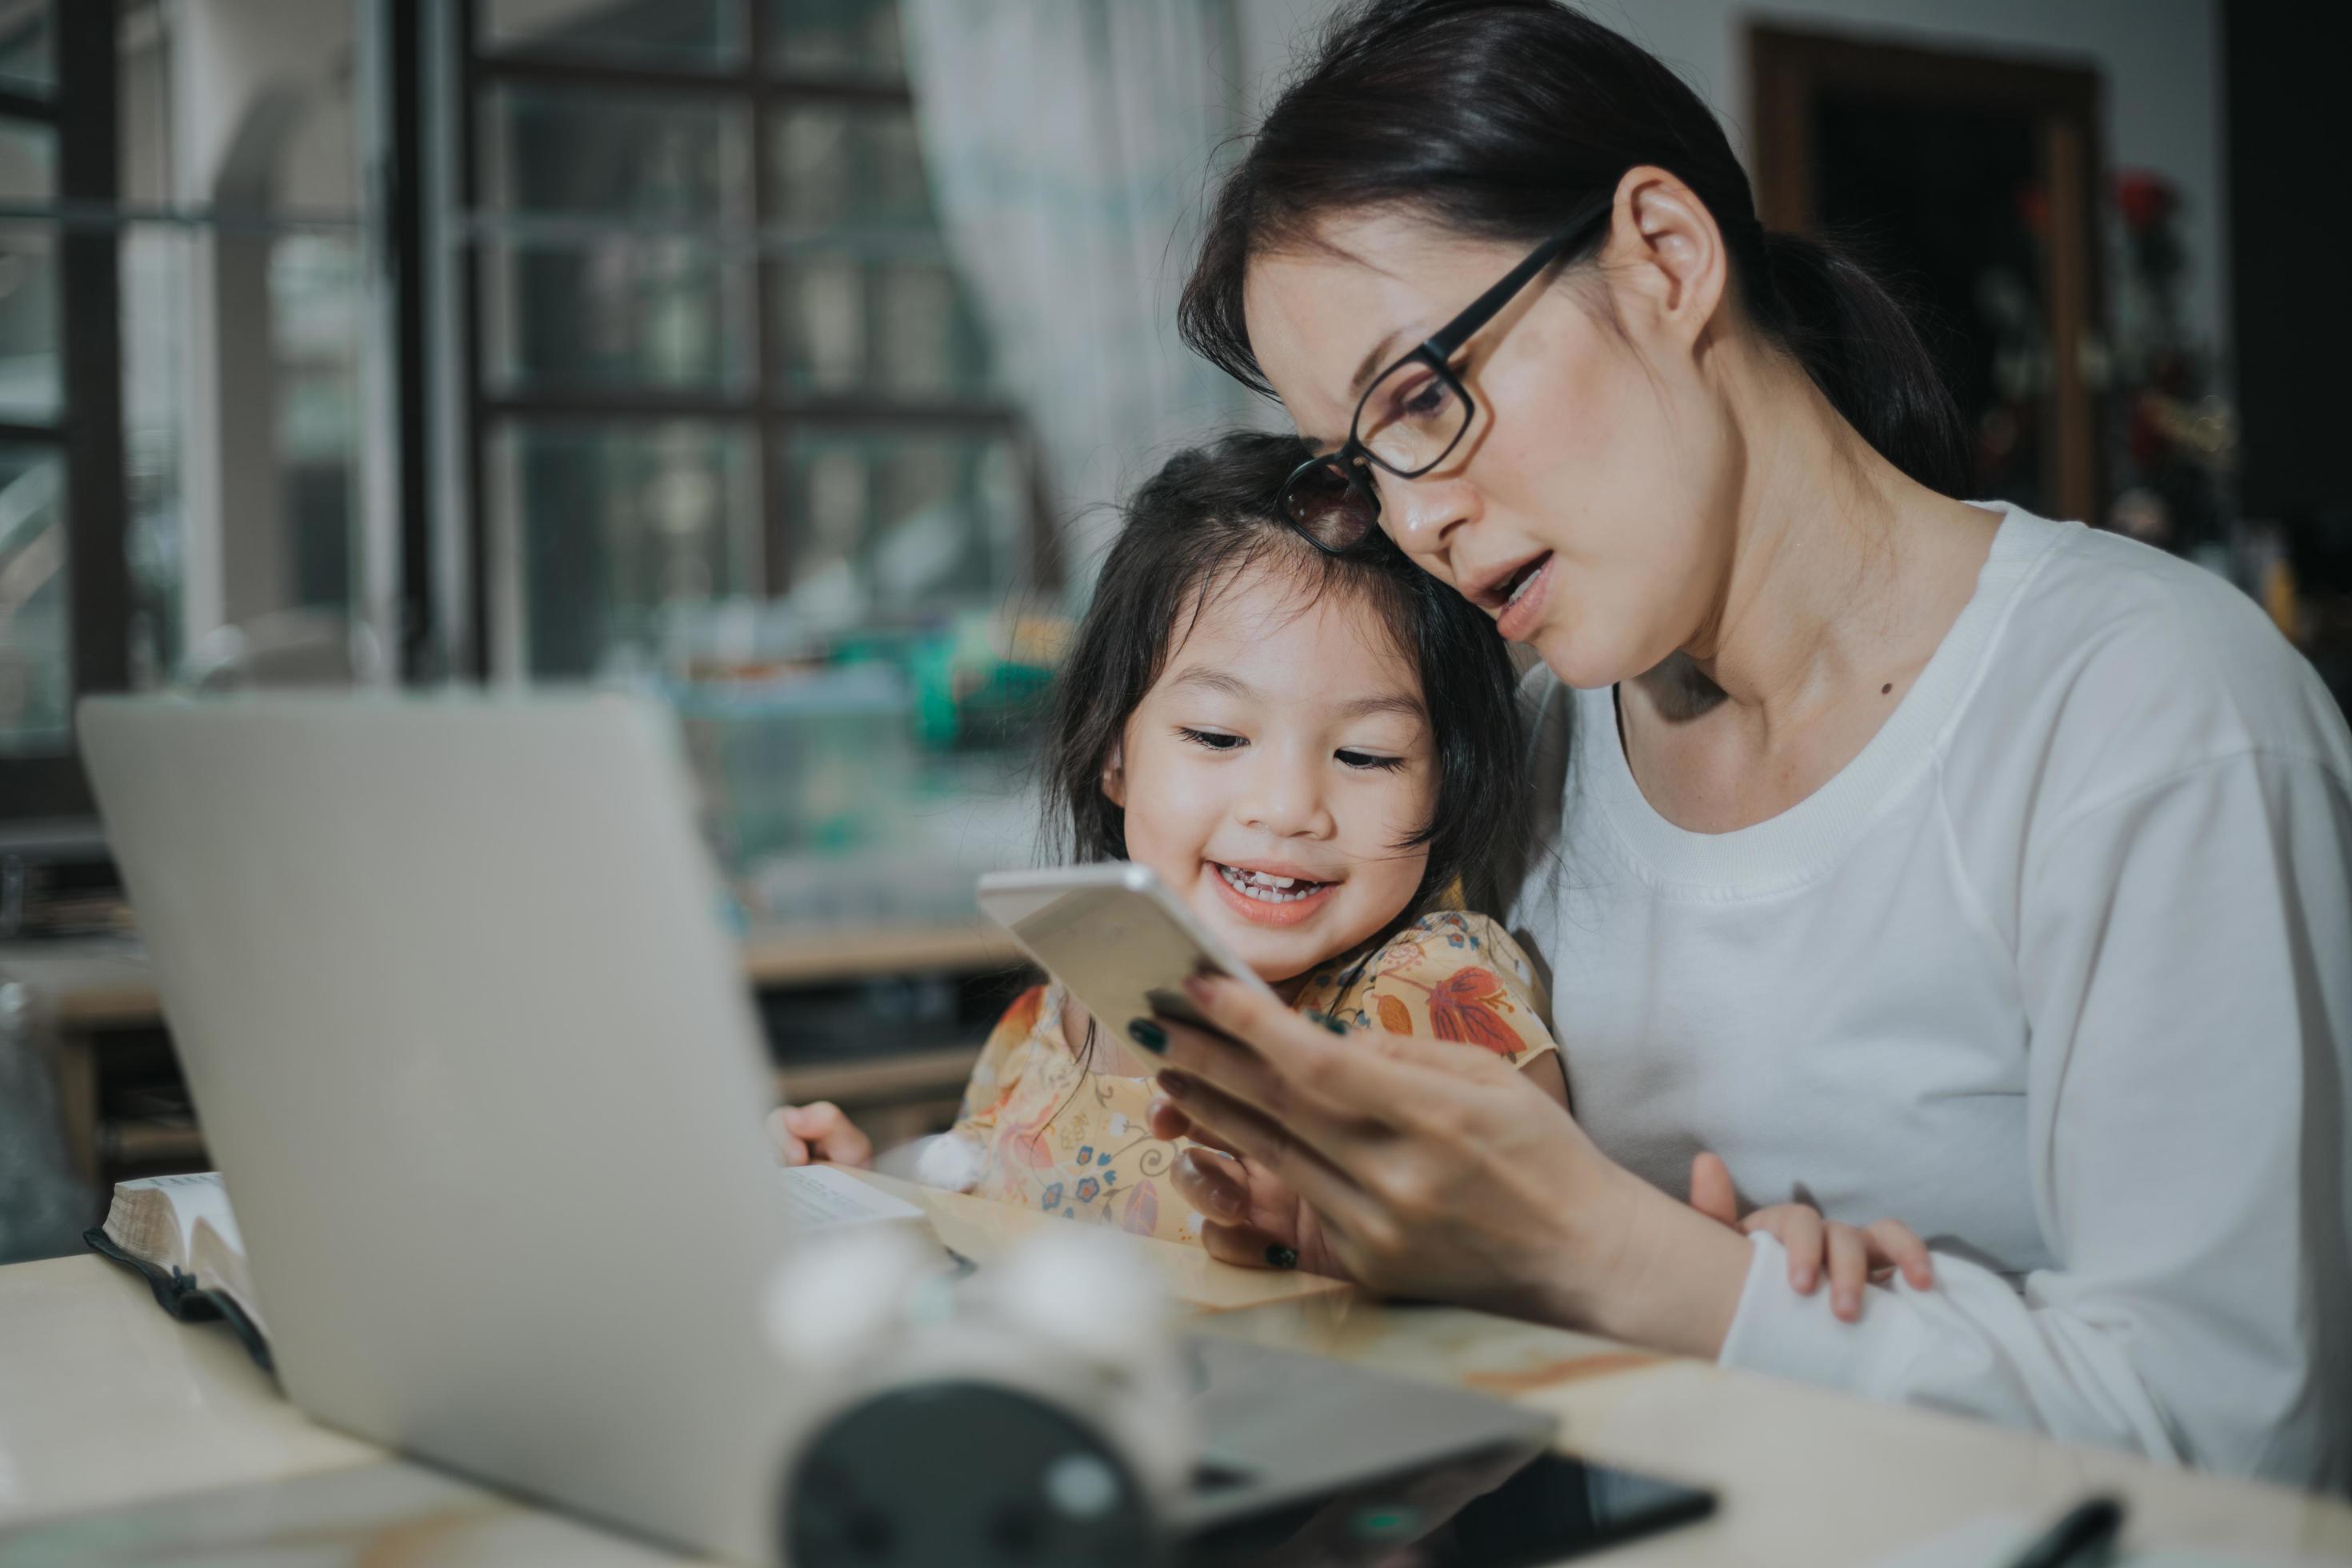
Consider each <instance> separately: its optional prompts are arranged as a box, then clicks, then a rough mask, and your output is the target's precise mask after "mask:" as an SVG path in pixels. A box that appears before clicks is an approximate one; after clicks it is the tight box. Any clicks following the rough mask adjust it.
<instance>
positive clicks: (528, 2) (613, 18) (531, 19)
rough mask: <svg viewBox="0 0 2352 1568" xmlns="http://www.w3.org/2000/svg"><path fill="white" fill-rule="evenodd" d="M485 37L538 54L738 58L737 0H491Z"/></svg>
mask: <svg viewBox="0 0 2352 1568" xmlns="http://www.w3.org/2000/svg"><path fill="white" fill-rule="evenodd" d="M481 16H482V41H483V42H484V43H486V44H488V45H490V46H492V47H507V48H516V49H527V50H529V51H530V52H531V53H533V54H566V55H590V56H596V55H601V56H604V57H607V58H611V57H614V56H618V57H620V58H623V59H625V60H626V61H627V63H629V64H631V65H648V66H711V65H723V64H726V63H728V62H730V61H732V60H733V59H735V58H737V57H738V56H739V54H740V51H741V48H742V43H741V40H740V39H739V38H738V37H736V36H735V25H734V24H735V4H734V0H660V3H659V4H657V5H647V4H646V3H645V0H487V4H485V5H483V6H482V10H481Z"/></svg>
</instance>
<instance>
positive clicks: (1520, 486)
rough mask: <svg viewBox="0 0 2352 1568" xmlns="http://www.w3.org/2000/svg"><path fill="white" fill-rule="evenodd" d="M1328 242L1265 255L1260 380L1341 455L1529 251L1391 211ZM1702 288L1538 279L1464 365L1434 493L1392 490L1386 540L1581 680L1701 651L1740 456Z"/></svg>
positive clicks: (1328, 229) (1417, 487) (1258, 298)
mask: <svg viewBox="0 0 2352 1568" xmlns="http://www.w3.org/2000/svg"><path fill="white" fill-rule="evenodd" d="M1630 178H1631V176H1629V179H1630ZM1627 221H1628V220H1627V219H1626V218H1625V217H1624V216H1623V213H1622V211H1621V215H1620V219H1619V223H1618V227H1619V228H1620V229H1621V230H1622V228H1624V227H1625V226H1626V224H1627ZM1706 232H1707V234H1708V235H1711V234H1712V230H1711V229H1709V230H1707V231H1706ZM1320 237H1321V239H1322V240H1323V242H1324V243H1323V244H1321V245H1318V246H1314V247H1299V248H1296V249H1292V250H1285V251H1276V252H1274V253H1272V254H1269V255H1265V256H1263V257H1261V258H1258V259H1257V260H1255V261H1254V262H1253V263H1252V264H1251V268H1250V273H1249V278H1248V283H1247V289H1246V293H1245V296H1244V303H1245V306H1246V313H1247V318H1248V325H1249V335H1250V345H1251V347H1252V349H1253V350H1254V351H1255V353H1256V355H1257V359H1258V363H1259V365H1260V367H1261V368H1262V369H1263V370H1264V371H1265V374H1266V377H1267V379H1268V380H1269V381H1270V382H1271V383H1272V384H1273V386H1274V388H1275V391H1276V393H1277V394H1278V395H1280V397H1281V399H1282V402H1283V405H1284V407H1286V409H1287V410H1288V411H1289V413H1290V416H1291V418H1292V419H1293V420H1294V421H1295V422H1296V423H1297V426H1298V429H1299V431H1300V433H1301V434H1302V435H1304V436H1305V437H1307V440H1308V441H1309V442H1310V443H1311V444H1312V445H1313V447H1315V449H1316V450H1317V451H1318V452H1328V451H1333V450H1336V449H1337V448H1338V447H1339V446H1340V445H1341V444H1342V443H1343V442H1344V441H1345V440H1346V439H1347V437H1348V432H1349V422H1350V420H1351V418H1352V417H1353V416H1354V414H1355V410H1356V405H1357V401H1358V397H1359V395H1360V393H1361V391H1362V387H1363V383H1364V382H1365V381H1367V380H1369V379H1370V376H1372V375H1375V374H1379V373H1380V372H1381V371H1382V370H1384V369H1386V368H1387V367H1388V365H1389V364H1390V363H1392V362H1393V361H1395V360H1396V359H1397V358H1399V357H1401V356H1402V355H1403V354H1404V353H1408V352H1410V351H1411V350H1412V348H1413V346H1414V345H1416V344H1417V343H1419V342H1421V341H1422V340H1423V338H1425V337H1427V336H1428V335H1429V334H1430V333H1431V332H1433V331H1436V330H1437V329H1438V328H1439V327H1441V326H1443V325H1444V323H1445V322H1446V321H1449V320H1450V319H1452V317H1453V316H1454V314H1455V313H1456V312H1457V311H1459V310H1462V308H1463V307H1464V306H1465V305H1467V304H1468V303H1469V302H1470V301H1471V300H1475V298H1477V297H1478V295H1480V294H1481V293H1483V292H1485V291H1486V289H1487V288H1489V287H1490V286H1491V285H1493V284H1494V283H1495V282H1496V279H1500V278H1501V277H1502V276H1503V275H1504V274H1505V273H1507V272H1508V271H1509V270H1510V269H1511V268H1512V267H1513V266H1514V265H1516V264H1517V261H1518V260H1519V259H1520V258H1521V257H1522V256H1523V255H1524V254H1525V249H1524V247H1517V246H1511V245H1498V244H1491V243H1487V242H1484V241H1477V240H1467V239H1464V238H1461V237H1458V236H1453V235H1449V234H1445V233H1442V232H1440V231H1437V230H1435V229H1433V228H1432V227H1430V226H1427V225H1425V224H1423V223H1421V222H1419V221H1416V220H1413V219H1412V218H1409V217H1405V216H1396V215H1392V214H1383V215H1374V216H1351V217H1343V218H1339V219H1335V220H1333V221H1331V222H1329V223H1328V224H1326V225H1325V226H1323V229H1322V231H1321V236H1320ZM1620 238H1621V237H1620V236H1615V235H1612V240H1611V241H1610V251H1609V253H1607V254H1604V258H1603V259H1604V262H1605V261H1607V260H1609V258H1610V256H1611V255H1613V254H1614V253H1615V252H1616V251H1617V250H1618V249H1619V248H1621V247H1620V243H1619V241H1620ZM1637 248H1638V247H1637ZM1666 260H1667V262H1668V264H1669V265H1670V266H1671V265H1672V264H1678V263H1683V262H1686V261H1687V260H1688V257H1687V256H1686V255H1675V256H1669V257H1668V258H1666ZM1706 282H1707V279H1706V277H1705V276H1704V274H1703V273H1702V275H1701V276H1700V277H1698V278H1697V279H1696V284H1695V283H1694V281H1693V279H1690V278H1687V277H1675V276H1674V275H1672V273H1671V272H1670V270H1667V269H1662V268H1661V267H1660V266H1658V265H1656V264H1654V263H1645V262H1642V261H1636V262H1635V263H1633V264H1632V265H1628V266H1625V267H1623V268H1611V269H1610V271H1609V273H1608V274H1607V275H1606V276H1604V277H1602V278H1601V279H1591V278H1586V279H1578V280H1577V281H1576V282H1574V283H1572V284H1570V285H1568V286H1561V285H1559V284H1547V283H1546V282H1543V281H1538V283H1536V284H1534V285H1532V286H1530V287H1529V288H1528V289H1526V290H1524V291H1522V292H1521V294H1520V295H1519V296H1518V298H1517V300H1514V301H1513V302H1512V303H1511V304H1510V305H1509V306H1508V307H1507V308H1506V309H1505V310H1504V311H1503V312H1502V313H1501V314H1500V315H1498V316H1497V317H1496V318H1495V320H1494V321H1490V322H1488V323H1487V324H1486V327H1485V328H1483V329H1482V330H1481V331H1479V332H1478V334H1477V335H1476V336H1475V337H1474V338H1472V339H1471V341H1470V342H1468V343H1467V344H1466V345H1465V348H1464V351H1463V353H1462V355H1461V356H1460V357H1459V358H1458V359H1457V360H1456V361H1455V372H1456V374H1458V375H1459V376H1460V377H1461V379H1462V382H1463V384H1464V385H1465V386H1466V387H1467V388H1468V389H1469V391H1470V395H1471V397H1472V399H1473V401H1474V402H1475V404H1476V405H1477V412H1476V415H1475V418H1474V419H1473V421H1472V423H1471V425H1470V427H1469V429H1468V430H1467V431H1466V432H1465V435H1464V437H1463V438H1462V441H1461V444H1460V445H1459V446H1457V447H1455V448H1454V451H1453V452H1452V453H1451V454H1450V455H1449V456H1448V457H1447V458H1446V459H1445V461H1444V463H1443V464H1442V465H1440V467H1439V468H1436V469H1435V470H1434V471H1433V472H1431V473H1429V474H1425V475H1423V477H1422V478H1420V479H1411V480H1400V479H1396V478H1395V477H1393V476H1392V475H1389V474H1386V473H1381V474H1380V475H1379V476H1378V479H1379V484H1380V493H1381V526H1382V527H1383V528H1385V529H1386V530H1387V531H1389V533H1390V534H1391V536H1392V537H1393V538H1394V539H1395V540H1396V542H1398V543H1399V544H1401V545H1402V546H1403V547H1404V549H1405V551H1406V552H1408V553H1409V554H1411V555H1412V557H1413V558H1414V559H1415V560H1416V561H1417V562H1419V563H1420V564H1421V565H1422V566H1423V568H1425V569H1426V570H1427V571H1429V572H1430V573H1432V574H1434V575H1435V576H1436V577H1438V578H1439V579H1440V580H1442V581H1444V582H1446V583H1449V584H1453V585H1454V588H1455V589H1457V590H1458V591H1459V592H1460V593H1461V594H1462V595H1463V596H1464V597H1465V598H1467V599H1469V600H1470V601H1471V602H1472V603H1474V604H1475V605H1479V606H1480V607H1482V608H1483V609H1485V610H1486V612H1487V613H1488V614H1489V615H1492V616H1495V618H1496V622H1497V624H1498V626H1500V628H1501V630H1502V633H1503V635H1504V636H1505V637H1509V638H1510V639H1512V640H1513V641H1515V642H1524V643H1528V644H1529V645H1531V646H1532V647H1534V648H1535V650H1536V651H1537V652H1538V654H1540V655H1541V656H1542V657H1543V659H1544V662H1545V663H1547V664H1549V666H1550V667H1551V668H1552V669H1553V670H1554V671H1555V672H1556V673H1557V674H1558V675H1559V677H1560V679H1563V680H1565V681H1567V682H1568V683H1569V684H1570V685H1571V686H1579V687H1599V686H1605V685H1609V684H1611V683H1612V682H1615V681H1618V680H1622V679H1628V678H1630V677H1633V676H1635V675H1639V674H1641V673H1642V672H1643V671H1644V670H1647V669H1649V668H1652V667H1654V666H1655V665H1657V664H1658V663H1660V662H1661V661H1662V660H1664V658H1666V657H1667V656H1668V655H1670V654H1672V653H1674V652H1675V650H1676V649H1677V648H1680V647H1685V646H1686V645H1688V644H1689V643H1690V642H1691V641H1692V640H1693V638H1694V637H1696V636H1698V635H1700V634H1701V633H1703V631H1704V628H1705V627H1706V624H1707V623H1708V621H1709V618H1710V616H1712V614H1713V598H1712V595H1713V593H1714V591H1715V586H1716V585H1717V584H1720V583H1721V582H1722V581H1723V580H1724V576H1725V574H1726V573H1727V563H1728V561H1729V552H1730V549H1731V543H1732V538H1733V530H1732V527H1731V523H1732V520H1733V518H1734V516H1735V513H1736V510H1737V504H1736V488H1737V487H1736V480H1737V476H1738V468H1739V462H1738V455H1737V445H1736V442H1735V441H1734V440H1733V439H1732V427H1731V426H1729V423H1728V421H1727V419H1725V418H1723V417H1721V408H1720V403H1719V399H1717V398H1715V397H1713V396H1712V395H1710V392H1709V388H1708V385H1707V384H1706V379H1705V376H1704V374H1702V369H1701V367H1702V364H1703V362H1704V353H1703V352H1699V351H1702V350H1703V349H1704V348H1705V347H1706V344H1705V343H1704V342H1695V341H1693V340H1692V338H1691V335H1690V334H1691V332H1692V328H1691V326H1690V315H1691V311H1692V309H1693V307H1694V305H1697V304H1709V303H1710V302H1709V301H1707V300H1698V299H1696V298H1695V296H1694V295H1693V293H1692V289H1694V288H1695V287H1703V286H1704V285H1706ZM1718 286H1719V285H1718ZM1676 288H1680V289H1682V290H1683V291H1682V292H1681V293H1680V294H1679V295H1676V294H1675V289H1676ZM1662 290H1663V292H1662ZM1580 292H1581V293H1583V294H1584V295H1586V296H1587V297H1584V298H1580ZM1597 294H1605V295H1606V296H1607V298H1605V299H1601V298H1592V297H1591V296H1592V295H1597ZM1612 312H1613V315H1614V318H1615V319H1614V320H1613V321H1612V319H1611V316H1612ZM1514 589H1517V590H1518V593H1517V599H1516V601H1514V600H1513V599H1512V594H1513V591H1514Z"/></svg>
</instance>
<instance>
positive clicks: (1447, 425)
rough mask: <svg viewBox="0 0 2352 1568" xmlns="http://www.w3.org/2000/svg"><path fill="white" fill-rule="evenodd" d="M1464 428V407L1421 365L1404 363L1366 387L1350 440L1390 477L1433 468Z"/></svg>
mask: <svg viewBox="0 0 2352 1568" xmlns="http://www.w3.org/2000/svg"><path fill="white" fill-rule="evenodd" d="M1469 425H1470V405H1469V404H1468V402H1466V401H1465V399H1464V398H1463V396H1462V394H1461V391H1460V389H1459V388H1457V387H1456V386H1455V385H1454V381H1453V378H1452V377H1450V376H1447V375H1444V374H1440V373H1439V372H1438V371H1437V370H1436V368H1435V367H1434V366H1433V365H1431V364H1430V363H1427V362H1426V361H1424V360H1421V359H1407V360H1402V361H1400V362H1399V363H1396V364H1395V365H1393V366H1391V367H1390V370H1389V372H1388V374H1385V375H1383V376H1381V379H1380V380H1378V381H1376V382H1374V383H1373V384H1372V389H1371V391H1370V392H1369V393H1367V394H1365V395H1364V401H1363V405H1362V407H1361V409H1360V412H1359V413H1358V414H1357V416H1356V439H1357V440H1359V441H1360V442H1362V443H1363V446H1364V449H1365V450H1366V451H1368V452H1370V453H1371V455H1372V456H1373V457H1375V458H1379V459H1380V461H1381V465H1382V466H1383V467H1385V468H1388V469H1389V470H1390V471H1391V472H1392V473H1395V474H1399V475H1402V476H1411V475H1414V474H1419V473H1423V472H1424V471H1426V470H1427V469H1430V468H1435V467H1436V466H1437V464H1438V463H1439V461H1440V460H1441V459H1443V458H1444V456H1445V454H1446V453H1448V452H1449V451H1452V450H1453V449H1454V443H1455V442H1456V441H1459V440H1460V439H1462V432H1463V431H1464V430H1465V429H1467V428H1468V427H1469Z"/></svg>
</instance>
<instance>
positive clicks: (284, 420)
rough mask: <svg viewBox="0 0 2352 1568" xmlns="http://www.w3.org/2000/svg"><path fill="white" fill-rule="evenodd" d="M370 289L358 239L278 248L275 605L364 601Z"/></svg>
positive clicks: (291, 240)
mask: <svg viewBox="0 0 2352 1568" xmlns="http://www.w3.org/2000/svg"><path fill="white" fill-rule="evenodd" d="M364 287H365V282H364V278H363V276H362V267H361V262H360V247H359V241H358V239H357V237H354V236H349V235H341V234H289V235H285V236H282V237H278V240H277V241H276V243H275V245H274V246H273V247H272V253H271V255H270V258H269V300H270V315H271V338H272V347H273V352H274V354H275V359H276V363H275V367H274V368H275V370H276V377H275V381H276V393H277V397H278V431H277V447H278V454H277V455H278V496H277V498H276V499H277V501H278V508H279V512H278V516H279V519H280V527H281V528H282V530H283V535H282V543H281V544H280V545H279V547H278V548H279V549H280V551H281V552H282V556H281V559H282V561H283V563H284V574H283V575H282V576H281V577H280V578H279V579H278V601H279V603H278V605H273V606H271V607H272V608H273V609H277V608H296V607H300V608H308V609H323V608H343V607H347V606H348V605H351V604H352V601H353V600H354V599H355V598H356V597H357V595H356V593H355V592H354V578H355V576H356V574H357V572H358V570H359V564H360V563H359V562H358V560H357V558H356V556H355V547H356V543H357V541H358V537H359V526H360V506H359V485H360V461H361V458H360V396H361V393H360V355H361V353H362V348H363V346H364V343H365V341H366V328H365V321H364V299H363V290H364Z"/></svg>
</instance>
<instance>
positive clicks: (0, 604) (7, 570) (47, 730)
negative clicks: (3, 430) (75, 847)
mask: <svg viewBox="0 0 2352 1568" xmlns="http://www.w3.org/2000/svg"><path fill="white" fill-rule="evenodd" d="M67 615H68V603H67V595H66V468H65V459H64V458H63V456H62V454H60V453H59V452H58V449H57V448H55V447H32V446H26V445H24V444H22V443H18V442H11V443H8V444H6V445H0V754H15V755H22V754H24V753H26V752H56V751H60V750H62V749H63V748H64V746H65V743H66V726H67V721H68V716H69V714H70V711H71V706H72V700H73V699H72V692H73V664H72V651H71V650H72V644H71V640H70V639H71V631H70V629H69V627H68V622H67Z"/></svg>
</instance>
